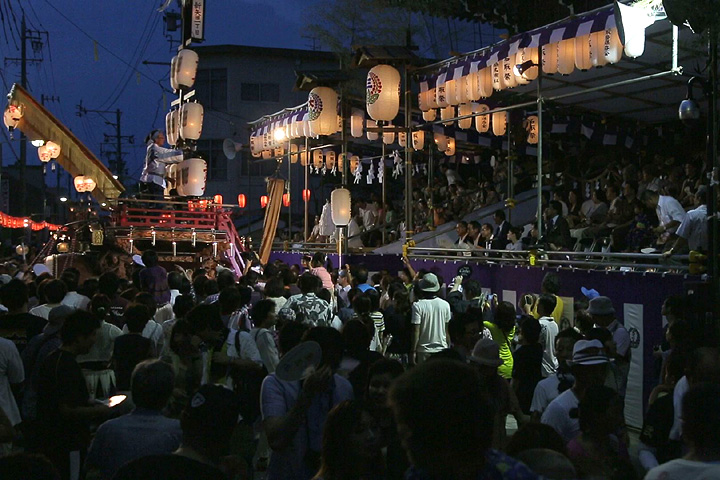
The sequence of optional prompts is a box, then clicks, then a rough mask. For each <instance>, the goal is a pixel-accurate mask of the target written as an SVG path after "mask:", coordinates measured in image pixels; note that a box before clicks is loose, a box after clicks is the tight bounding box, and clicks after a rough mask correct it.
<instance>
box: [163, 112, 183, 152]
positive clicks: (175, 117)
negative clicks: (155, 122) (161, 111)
mask: <svg viewBox="0 0 720 480" xmlns="http://www.w3.org/2000/svg"><path fill="white" fill-rule="evenodd" d="M179 135H180V110H178V109H174V110H171V111H169V112H168V113H167V115H165V138H166V139H167V142H168V145H170V146H175V145H177V143H178V136H179Z"/></svg>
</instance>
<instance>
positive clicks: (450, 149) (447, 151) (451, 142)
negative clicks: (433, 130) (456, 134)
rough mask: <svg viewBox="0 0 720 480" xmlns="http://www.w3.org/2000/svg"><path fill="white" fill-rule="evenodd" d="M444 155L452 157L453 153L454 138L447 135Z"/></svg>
mask: <svg viewBox="0 0 720 480" xmlns="http://www.w3.org/2000/svg"><path fill="white" fill-rule="evenodd" d="M445 155H447V156H448V157H452V156H453V155H455V139H454V138H453V137H447V148H446V149H445Z"/></svg>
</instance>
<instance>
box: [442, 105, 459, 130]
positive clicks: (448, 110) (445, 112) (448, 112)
mask: <svg viewBox="0 0 720 480" xmlns="http://www.w3.org/2000/svg"><path fill="white" fill-rule="evenodd" d="M453 117H455V107H453V106H452V105H448V106H447V107H445V108H441V109H440V119H441V120H447V119H448V118H453ZM452 123H453V122H452V121H449V122H443V125H445V126H448V127H449V126H450V125H452Z"/></svg>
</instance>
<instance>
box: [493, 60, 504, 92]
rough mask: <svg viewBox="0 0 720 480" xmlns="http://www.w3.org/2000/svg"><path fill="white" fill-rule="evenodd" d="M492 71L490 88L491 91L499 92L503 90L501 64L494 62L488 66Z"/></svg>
mask: <svg viewBox="0 0 720 480" xmlns="http://www.w3.org/2000/svg"><path fill="white" fill-rule="evenodd" d="M490 69H491V71H492V86H493V89H495V90H497V91H500V90H502V89H503V81H502V62H495V63H493V64H492V65H491V66H490Z"/></svg>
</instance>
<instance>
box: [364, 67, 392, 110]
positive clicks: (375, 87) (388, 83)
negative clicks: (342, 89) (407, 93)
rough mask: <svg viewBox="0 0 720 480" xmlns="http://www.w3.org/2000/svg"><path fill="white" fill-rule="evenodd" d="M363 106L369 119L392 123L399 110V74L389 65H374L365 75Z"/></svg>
mask: <svg viewBox="0 0 720 480" xmlns="http://www.w3.org/2000/svg"><path fill="white" fill-rule="evenodd" d="M365 87H366V89H365V106H366V108H367V112H368V115H370V118H372V119H373V120H375V121H377V122H392V121H393V120H394V119H395V117H396V116H397V114H398V111H399V109H400V72H398V71H397V69H396V68H395V67H391V66H390V65H375V66H374V67H373V68H371V69H370V71H369V72H368V74H367V81H366V84H365Z"/></svg>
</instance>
